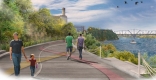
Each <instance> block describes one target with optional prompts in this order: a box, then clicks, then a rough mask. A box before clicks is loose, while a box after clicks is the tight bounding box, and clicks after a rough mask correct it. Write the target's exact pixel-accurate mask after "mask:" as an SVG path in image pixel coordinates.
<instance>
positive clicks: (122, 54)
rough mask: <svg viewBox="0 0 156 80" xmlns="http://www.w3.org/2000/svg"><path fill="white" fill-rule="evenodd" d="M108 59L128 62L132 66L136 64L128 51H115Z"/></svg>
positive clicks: (136, 61) (134, 58) (135, 59)
mask: <svg viewBox="0 0 156 80" xmlns="http://www.w3.org/2000/svg"><path fill="white" fill-rule="evenodd" d="M109 57H115V58H117V59H119V60H122V61H129V62H132V63H134V64H138V59H137V58H136V57H135V55H134V54H132V53H131V52H128V51H115V52H114V53H112V54H111V55H110V56H109Z"/></svg>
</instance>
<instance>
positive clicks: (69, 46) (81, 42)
mask: <svg viewBox="0 0 156 80" xmlns="http://www.w3.org/2000/svg"><path fill="white" fill-rule="evenodd" d="M65 41H66V43H67V46H66V47H67V60H69V59H70V57H71V54H72V49H73V44H72V43H73V37H72V36H71V33H68V36H67V37H66V39H65ZM83 48H84V38H83V36H82V34H80V35H79V37H78V38H77V49H78V50H79V59H80V60H82V50H83Z"/></svg>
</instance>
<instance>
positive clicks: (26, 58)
mask: <svg viewBox="0 0 156 80" xmlns="http://www.w3.org/2000/svg"><path fill="white" fill-rule="evenodd" d="M22 53H23V55H24V57H25V59H26V60H27V56H26V55H25V51H24V47H23V46H22ZM27 61H28V60H27Z"/></svg>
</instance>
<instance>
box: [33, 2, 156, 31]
mask: <svg viewBox="0 0 156 80" xmlns="http://www.w3.org/2000/svg"><path fill="white" fill-rule="evenodd" d="M31 1H32V4H33V6H34V8H35V9H39V8H48V9H50V11H51V14H52V15H61V14H62V8H63V7H65V8H66V16H67V17H68V22H72V23H74V25H78V26H85V28H87V27H89V26H92V27H96V28H101V29H112V30H113V31H118V30H129V29H139V30H156V0H31ZM125 1H127V4H125ZM136 1H138V2H139V3H138V4H137V5H135V2H136ZM141 1H143V3H141ZM117 6H119V8H117Z"/></svg>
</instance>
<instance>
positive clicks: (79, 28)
mask: <svg viewBox="0 0 156 80" xmlns="http://www.w3.org/2000/svg"><path fill="white" fill-rule="evenodd" d="M75 28H76V30H77V32H83V31H84V30H85V27H84V26H77V25H75Z"/></svg>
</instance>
